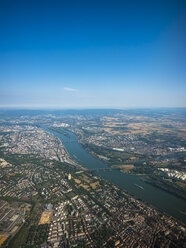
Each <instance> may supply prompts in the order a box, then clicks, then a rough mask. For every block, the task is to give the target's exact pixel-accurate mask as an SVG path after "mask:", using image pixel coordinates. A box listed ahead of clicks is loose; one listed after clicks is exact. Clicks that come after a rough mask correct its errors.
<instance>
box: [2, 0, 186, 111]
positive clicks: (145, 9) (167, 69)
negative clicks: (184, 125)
mask: <svg viewBox="0 0 186 248" xmlns="http://www.w3.org/2000/svg"><path fill="white" fill-rule="evenodd" d="M0 37H1V38H0V108H54V109H60V108H61V109H66V108H73V109H74V108H144V107H145V108H156V107H158V108H159V107H186V1H185V0H99V1H97V0H86V1H81V0H74V1H72V0H58V1H57V0H50V1H49V0H37V1H36V0H31V1H30V0H26V1H25V0H24V1H19V0H13V1H9V0H0Z"/></svg>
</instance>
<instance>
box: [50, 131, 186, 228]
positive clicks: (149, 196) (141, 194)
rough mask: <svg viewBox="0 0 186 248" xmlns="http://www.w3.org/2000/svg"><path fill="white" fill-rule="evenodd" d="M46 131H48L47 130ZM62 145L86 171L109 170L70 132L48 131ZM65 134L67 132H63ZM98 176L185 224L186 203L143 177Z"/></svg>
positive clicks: (113, 173)
mask: <svg viewBox="0 0 186 248" xmlns="http://www.w3.org/2000/svg"><path fill="white" fill-rule="evenodd" d="M47 130H48V129H47ZM48 131H50V132H51V133H53V134H55V135H56V136H57V137H58V138H59V139H60V140H61V141H62V143H63V144H64V146H65V148H66V150H67V151H68V153H69V154H70V156H71V157H72V158H73V159H74V160H76V161H77V162H78V163H79V164H81V165H82V166H83V167H86V168H88V169H95V168H109V167H108V165H107V164H106V163H104V162H102V161H100V160H99V159H97V158H95V157H93V156H92V155H91V154H89V153H88V152H87V151H86V150H85V149H84V148H83V147H82V145H81V144H80V143H79V142H78V140H77V138H76V136H75V135H74V134H73V133H72V132H68V134H69V136H65V135H63V134H60V133H57V132H54V131H51V130H48ZM65 132H67V131H66V130H65ZM97 173H98V175H99V176H101V177H103V178H105V179H106V180H108V181H110V182H112V183H113V184H115V185H117V186H118V187H120V188H123V189H124V190H125V191H127V192H129V193H130V194H132V195H133V196H135V197H136V198H139V199H141V200H143V201H145V202H147V203H149V204H151V205H153V206H155V207H156V208H158V209H160V210H162V211H163V212H165V213H167V214H168V215H171V216H173V217H175V218H176V219H178V220H180V221H182V222H183V223H185V224H186V201H185V200H183V199H180V198H178V197H176V196H174V195H172V194H170V193H168V192H166V191H164V190H161V189H159V188H156V187H154V186H152V185H150V184H147V183H145V182H143V181H142V180H141V179H142V178H143V176H136V175H128V174H125V173H122V172H120V171H119V170H112V171H98V172H97ZM139 186H140V187H139Z"/></svg>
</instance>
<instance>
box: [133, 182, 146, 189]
mask: <svg viewBox="0 0 186 248" xmlns="http://www.w3.org/2000/svg"><path fill="white" fill-rule="evenodd" d="M134 185H135V186H136V187H138V188H140V189H143V190H144V188H143V187H142V186H140V185H138V184H136V183H135V184H134Z"/></svg>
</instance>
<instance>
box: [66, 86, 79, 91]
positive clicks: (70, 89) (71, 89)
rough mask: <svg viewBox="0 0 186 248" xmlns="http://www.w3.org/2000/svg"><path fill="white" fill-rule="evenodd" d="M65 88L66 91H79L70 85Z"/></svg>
mask: <svg viewBox="0 0 186 248" xmlns="http://www.w3.org/2000/svg"><path fill="white" fill-rule="evenodd" d="M64 90H66V91H70V92H77V91H78V90H77V89H73V88H68V87H64Z"/></svg>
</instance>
